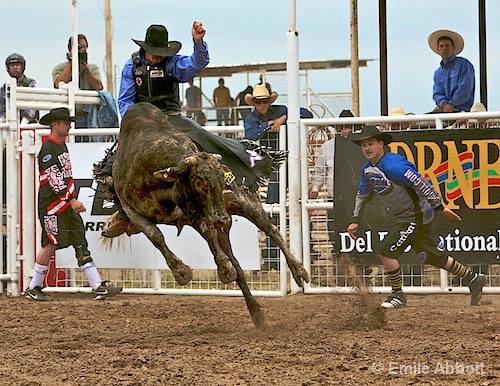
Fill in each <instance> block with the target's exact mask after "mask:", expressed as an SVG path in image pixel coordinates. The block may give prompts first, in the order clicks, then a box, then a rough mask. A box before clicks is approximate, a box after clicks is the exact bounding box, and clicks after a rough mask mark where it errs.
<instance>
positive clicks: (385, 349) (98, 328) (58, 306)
mask: <svg viewBox="0 0 500 386" xmlns="http://www.w3.org/2000/svg"><path fill="white" fill-rule="evenodd" d="M54 296H55V298H56V301H54V302H50V303H36V302H32V301H29V300H27V299H24V298H23V297H17V298H10V297H5V296H3V297H0V317H1V322H0V323H1V326H2V328H1V329H0V345H1V348H0V385H30V386H34V385H37V386H38V385H40V386H41V385H43V386H45V385H50V386H57V385H71V386H72V385H75V386H76V385H100V386H107V385H137V386H139V385H141V386H143V385H202V384H203V385H287V386H288V385H387V386H388V385H391V386H392V385H421V384H422V385H483V386H485V385H500V317H499V311H500V296H498V295H484V296H483V299H482V301H481V305H480V306H475V307H473V306H470V305H468V302H469V297H467V296H466V295H427V296H417V295H408V305H407V307H406V308H404V309H397V310H390V311H387V310H382V309H380V308H379V307H377V305H378V304H379V302H380V301H381V300H382V299H383V298H384V297H385V296H384V295H379V294H366V293H364V294H363V293H361V294H358V295H343V294H331V295H300V294H299V295H292V296H288V297H286V298H260V299H259V301H260V303H261V304H262V305H263V307H264V308H265V310H266V314H267V321H268V325H267V326H266V328H264V329H256V328H255V327H254V326H253V324H252V322H251V319H250V317H249V315H248V312H247V309H246V306H245V303H244V300H243V298H238V297H234V298H228V297H204V296H203V297H202V296H196V297H194V296H169V295H158V296H138V295H129V294H120V295H118V296H116V297H115V298H113V299H109V300H104V301H94V300H93V299H92V298H91V296H90V295H87V294H56V295H54Z"/></svg>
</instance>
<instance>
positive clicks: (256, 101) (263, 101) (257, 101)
mask: <svg viewBox="0 0 500 386" xmlns="http://www.w3.org/2000/svg"><path fill="white" fill-rule="evenodd" d="M253 103H255V104H256V105H265V104H266V103H269V99H259V100H257V99H255V100H254V101H253Z"/></svg>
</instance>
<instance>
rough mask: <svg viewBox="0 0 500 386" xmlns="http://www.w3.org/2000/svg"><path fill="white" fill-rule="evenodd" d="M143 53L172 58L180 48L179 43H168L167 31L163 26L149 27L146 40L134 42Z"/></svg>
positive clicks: (154, 25)
mask: <svg viewBox="0 0 500 386" xmlns="http://www.w3.org/2000/svg"><path fill="white" fill-rule="evenodd" d="M132 40H133V41H134V42H135V43H136V44H138V45H139V46H140V47H141V48H142V49H143V50H144V51H146V52H149V53H150V54H153V55H157V56H174V55H175V54H176V53H178V52H179V51H180V49H181V47H182V44H181V43H180V42H176V41H170V42H169V41H168V31H167V29H166V28H165V26H163V25H159V24H153V25H150V26H149V28H148V30H147V31H146V40H144V41H142V40H135V39H132Z"/></svg>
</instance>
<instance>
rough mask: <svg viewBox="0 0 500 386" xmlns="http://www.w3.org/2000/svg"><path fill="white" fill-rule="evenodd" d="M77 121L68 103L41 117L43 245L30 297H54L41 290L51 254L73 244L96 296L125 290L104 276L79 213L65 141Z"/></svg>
mask: <svg viewBox="0 0 500 386" xmlns="http://www.w3.org/2000/svg"><path fill="white" fill-rule="evenodd" d="M74 121H75V117H71V116H70V115H69V110H68V109H67V108H65V107H62V108H56V109H53V110H51V111H50V112H49V113H48V114H46V115H44V116H43V117H42V118H41V119H40V124H42V125H50V135H49V137H48V139H47V140H46V141H45V142H44V143H43V145H42V148H41V149H40V152H39V154H38V170H39V172H40V188H39V191H38V218H39V220H40V223H41V224H42V228H43V229H42V249H41V250H40V252H39V253H38V256H37V257H36V261H35V267H34V273H33V278H32V279H31V283H30V285H29V287H28V288H27V289H26V291H25V293H24V294H25V296H26V298H28V299H31V300H36V301H50V300H52V298H51V297H50V296H48V295H47V294H45V293H44V292H43V291H42V289H43V281H44V279H45V276H46V274H47V271H48V268H49V262H50V257H51V256H52V255H53V254H54V252H55V251H56V250H57V249H61V248H66V247H69V246H70V245H71V246H73V248H75V254H76V259H77V261H78V266H79V267H80V268H81V269H82V271H83V273H84V274H85V276H86V277H87V279H88V281H89V284H90V286H91V287H92V294H93V295H94V296H95V298H96V299H104V298H106V297H109V296H113V295H116V294H117V293H119V292H120V291H121V290H122V288H121V287H112V286H110V285H108V282H107V281H102V280H101V278H100V276H99V272H97V267H96V265H95V264H94V261H93V260H92V257H91V256H90V252H89V250H88V243H87V239H86V238H85V226H84V224H83V221H82V217H81V216H80V213H81V212H85V210H86V208H85V206H84V205H83V203H82V202H80V201H78V200H77V197H76V191H75V183H74V180H73V173H72V168H71V161H70V158H69V153H68V148H67V147H66V143H65V142H64V141H65V139H66V136H67V135H68V132H69V129H70V127H71V122H74Z"/></svg>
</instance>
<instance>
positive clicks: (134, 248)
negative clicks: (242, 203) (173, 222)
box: [56, 143, 260, 270]
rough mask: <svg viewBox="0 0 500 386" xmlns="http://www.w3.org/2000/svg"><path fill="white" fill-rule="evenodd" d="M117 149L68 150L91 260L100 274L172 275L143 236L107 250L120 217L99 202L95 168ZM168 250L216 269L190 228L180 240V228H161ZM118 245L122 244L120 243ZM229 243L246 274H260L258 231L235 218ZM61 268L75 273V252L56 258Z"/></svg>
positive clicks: (78, 146) (81, 146)
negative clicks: (109, 227)
mask: <svg viewBox="0 0 500 386" xmlns="http://www.w3.org/2000/svg"><path fill="white" fill-rule="evenodd" d="M111 146H112V143H69V144H68V150H69V154H70V158H71V164H72V167H73V177H74V179H75V187H76V189H77V192H78V193H77V194H78V200H80V201H82V202H83V204H84V205H85V207H86V208H87V211H86V212H83V213H81V215H82V218H83V222H84V224H85V228H86V237H87V240H88V242H89V250H90V252H91V253H92V258H93V259H94V261H95V262H96V265H97V266H98V267H99V268H142V269H168V266H167V264H166V262H165V259H164V258H163V255H162V254H161V252H160V251H159V250H158V249H156V248H155V247H154V246H153V244H152V243H151V242H150V241H149V240H148V239H147V238H146V236H144V234H142V233H141V234H137V235H133V236H132V237H128V236H126V235H125V236H123V237H119V238H115V239H114V240H113V241H114V243H113V247H112V248H111V249H108V248H106V246H105V245H103V242H102V241H103V240H102V238H101V232H102V230H103V227H104V224H105V222H106V219H107V218H108V217H109V216H110V215H111V214H112V213H113V212H114V211H115V210H114V209H113V208H112V206H111V205H110V204H109V203H106V202H105V201H103V200H100V199H98V198H97V197H95V189H96V183H95V182H94V181H93V179H92V165H93V164H94V163H95V162H97V161H100V160H101V159H102V158H103V157H104V154H105V150H106V149H108V148H110V147H111ZM159 228H160V230H161V231H162V233H163V236H164V237H165V241H166V243H167V246H168V247H169V249H170V250H171V251H172V252H173V253H174V254H175V255H177V256H178V257H179V258H180V259H181V260H182V261H184V263H186V264H187V265H189V266H190V267H191V268H193V269H217V266H216V264H215V262H214V257H213V255H212V253H211V252H210V249H209V247H208V244H207V242H206V241H205V240H204V239H203V238H202V237H201V236H200V235H199V234H198V233H197V232H196V231H195V230H194V229H193V228H191V227H189V226H185V227H184V228H183V230H182V232H181V234H180V235H179V236H177V228H176V227H175V226H167V225H160V226H159ZM118 239H121V240H120V241H119V240H118ZM230 240H231V245H232V249H233V253H234V255H235V257H236V258H237V259H238V261H239V263H240V265H241V267H242V268H243V269H245V270H260V250H259V239H258V229H257V227H256V226H255V225H254V224H253V223H251V222H250V221H248V220H247V219H246V218H243V217H240V216H233V225H232V227H231V231H230ZM56 266H57V268H76V267H77V263H76V258H75V252H74V250H73V248H71V247H70V248H66V249H61V250H58V251H57V252H56Z"/></svg>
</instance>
